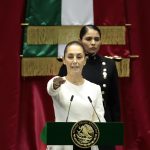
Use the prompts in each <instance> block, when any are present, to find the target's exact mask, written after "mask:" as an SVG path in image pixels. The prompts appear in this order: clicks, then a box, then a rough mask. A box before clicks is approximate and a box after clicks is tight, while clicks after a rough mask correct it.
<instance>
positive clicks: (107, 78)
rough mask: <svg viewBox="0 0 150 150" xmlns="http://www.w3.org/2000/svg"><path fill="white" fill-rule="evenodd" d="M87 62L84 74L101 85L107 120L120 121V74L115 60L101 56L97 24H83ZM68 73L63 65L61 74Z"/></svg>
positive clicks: (82, 39) (81, 34)
mask: <svg viewBox="0 0 150 150" xmlns="http://www.w3.org/2000/svg"><path fill="white" fill-rule="evenodd" d="M80 40H81V42H82V43H83V45H84V47H85V49H86V54H87V62H86V65H85V66H84V68H83V72H82V75H83V77H84V78H85V79H87V80H89V81H91V82H93V83H95V84H98V85H100V87H101V90H102V94H103V104H104V109H105V119H106V121H107V122H118V121H120V103H119V92H118V91H119V90H118V74H117V69H116V65H115V62H114V60H112V59H109V58H105V57H103V56H100V55H99V54H97V53H98V51H99V48H100V45H101V32H100V29H99V28H98V27H97V26H95V25H86V26H83V27H82V29H81V30H80ZM66 74H67V70H66V66H65V65H62V67H61V68H60V70H59V76H65V75H66ZM100 149H101V150H113V149H115V148H114V147H100Z"/></svg>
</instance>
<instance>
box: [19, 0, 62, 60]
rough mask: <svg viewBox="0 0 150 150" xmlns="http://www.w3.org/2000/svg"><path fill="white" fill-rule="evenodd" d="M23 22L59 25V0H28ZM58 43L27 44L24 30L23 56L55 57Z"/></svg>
mask: <svg viewBox="0 0 150 150" xmlns="http://www.w3.org/2000/svg"><path fill="white" fill-rule="evenodd" d="M25 22H26V23H29V25H35V26H36V25H37V26H39V25H42V26H43V25H45V26H47V25H61V0H51V1H50V0H44V1H43V0H32V1H31V0H28V1H27V6H26V17H25ZM57 50H58V45H28V44H27V42H26V30H25V31H24V43H23V52H22V53H23V56H24V57H45V56H50V57H57Z"/></svg>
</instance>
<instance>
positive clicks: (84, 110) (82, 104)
mask: <svg viewBox="0 0 150 150" xmlns="http://www.w3.org/2000/svg"><path fill="white" fill-rule="evenodd" d="M56 77H57V76H56ZM56 77H53V78H52V79H51V80H49V82H48V84H47V91H48V93H49V95H51V97H52V100H53V105H54V111H55V121H56V122H65V121H66V118H67V114H68V110H69V105H70V99H71V96H72V95H73V96H74V98H73V101H72V102H71V106H70V111H69V116H68V122H77V121H80V120H90V121H93V122H99V120H98V117H97V115H96V114H95V112H94V110H93V107H92V105H91V103H90V101H89V99H88V96H89V97H90V98H91V100H92V104H93V106H94V108H95V110H96V112H97V114H98V116H99V118H100V121H101V122H105V119H104V108H103V103H102V94H101V88H100V86H99V85H96V84H94V83H92V82H89V81H87V80H85V79H84V83H83V84H82V85H74V84H72V83H71V82H69V81H68V80H66V78H65V77H63V78H64V79H65V80H66V82H65V83H64V84H62V85H61V86H60V87H59V88H58V89H56V90H55V89H54V88H53V80H54V78H56Z"/></svg>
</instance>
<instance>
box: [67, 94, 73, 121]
mask: <svg viewBox="0 0 150 150" xmlns="http://www.w3.org/2000/svg"><path fill="white" fill-rule="evenodd" d="M73 98H74V95H72V96H71V98H70V104H69V109H68V114H67V118H66V122H68V117H69V112H70V107H71V103H72V101H73Z"/></svg>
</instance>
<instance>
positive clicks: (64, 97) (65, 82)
mask: <svg viewBox="0 0 150 150" xmlns="http://www.w3.org/2000/svg"><path fill="white" fill-rule="evenodd" d="M84 51H85V50H84V47H83V45H82V44H81V43H80V42H78V41H73V42H70V43H68V44H67V46H66V48H65V50H64V59H63V63H64V65H65V66H66V69H67V74H66V76H64V77H59V76H56V77H54V78H52V79H51V80H49V82H48V84H47V91H48V93H49V95H51V96H52V99H53V105H54V112H55V121H56V122H66V119H67V121H68V122H78V121H81V120H90V121H93V122H99V119H100V121H101V122H105V119H104V108H103V103H102V94H101V89H100V86H98V85H96V84H94V83H91V82H89V81H87V80H86V79H84V78H83V76H82V69H83V66H84V65H85V64H86V56H85V52H84ZM72 96H73V100H72V102H71V107H70V112H69V116H68V109H69V105H70V98H71V97H72ZM88 97H90V98H91V99H92V103H93V105H94V108H95V110H96V112H97V115H98V116H97V115H96V114H95V112H94V110H93V107H92V105H91V103H90V102H89V100H88ZM49 147H51V148H52V150H63V149H65V150H72V149H73V146H49ZM77 149H79V148H77ZM91 149H92V150H94V149H98V147H97V146H92V148H91Z"/></svg>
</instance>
